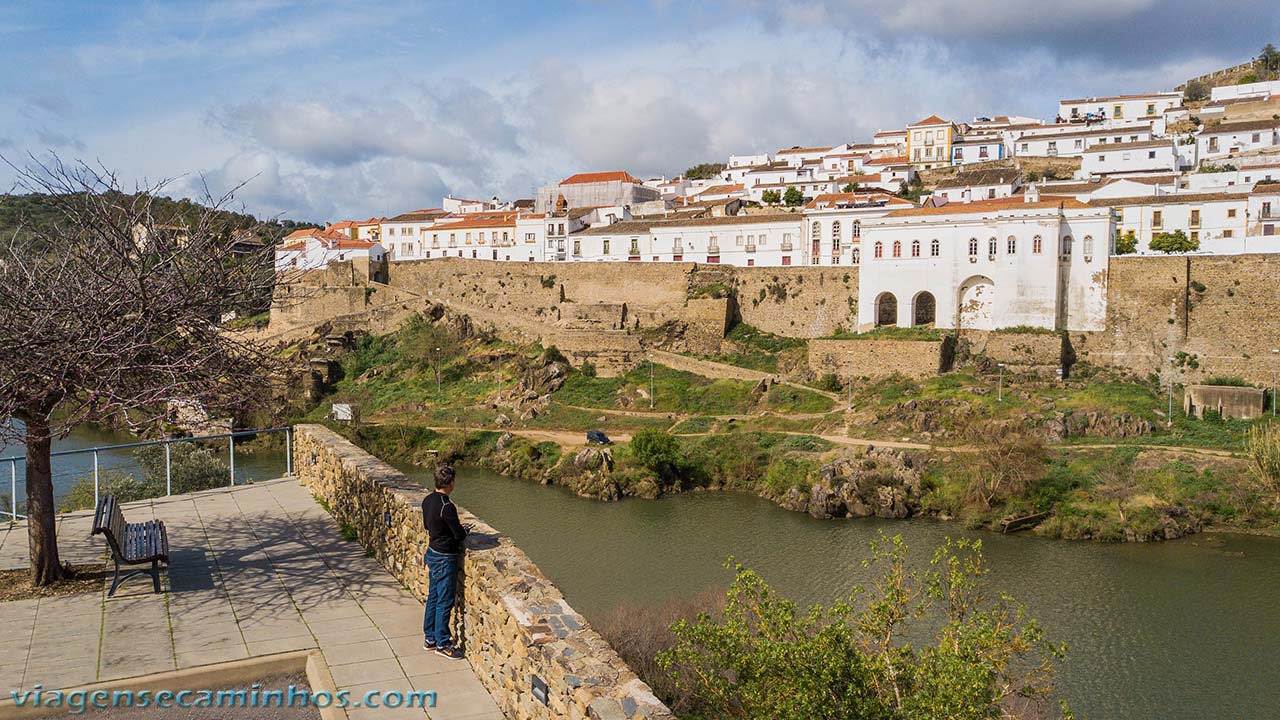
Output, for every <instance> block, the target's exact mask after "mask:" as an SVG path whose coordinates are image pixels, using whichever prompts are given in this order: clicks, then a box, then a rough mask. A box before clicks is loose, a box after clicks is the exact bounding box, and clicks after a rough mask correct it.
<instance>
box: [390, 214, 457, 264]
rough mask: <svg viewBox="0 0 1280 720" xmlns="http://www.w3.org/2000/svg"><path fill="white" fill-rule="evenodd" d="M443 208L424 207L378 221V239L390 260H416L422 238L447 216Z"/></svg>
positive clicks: (421, 247) (419, 256) (421, 255)
mask: <svg viewBox="0 0 1280 720" xmlns="http://www.w3.org/2000/svg"><path fill="white" fill-rule="evenodd" d="M450 215H451V213H449V212H448V211H447V210H444V209H443V208H426V209H423V210H414V211H412V212H407V213H401V214H400V215H396V216H394V217H391V218H387V219H386V220H383V221H382V222H381V223H379V240H378V242H380V243H381V244H382V246H383V247H385V248H386V249H387V255H388V258H389V259H391V260H418V259H420V258H422V257H424V255H423V246H424V239H425V238H426V236H427V233H428V231H429V230H430V229H431V228H432V227H433V226H435V224H436V223H437V222H440V221H443V220H445V219H447V218H449V217H450Z"/></svg>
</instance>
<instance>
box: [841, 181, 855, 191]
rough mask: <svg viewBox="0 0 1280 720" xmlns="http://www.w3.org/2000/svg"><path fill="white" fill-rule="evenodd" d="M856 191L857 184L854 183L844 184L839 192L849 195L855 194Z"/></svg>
mask: <svg viewBox="0 0 1280 720" xmlns="http://www.w3.org/2000/svg"><path fill="white" fill-rule="evenodd" d="M857 191H858V183H856V182H851V183H847V184H845V186H844V187H842V188H840V192H847V193H851V192H857Z"/></svg>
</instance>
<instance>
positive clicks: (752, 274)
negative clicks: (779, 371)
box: [734, 266, 858, 338]
mask: <svg viewBox="0 0 1280 720" xmlns="http://www.w3.org/2000/svg"><path fill="white" fill-rule="evenodd" d="M734 277H735V278H736V280H737V290H738V316H739V317H740V318H741V319H742V321H743V322H745V323H747V324H748V325H752V326H754V327H757V328H759V329H761V330H764V331H765V332H770V333H773V334H775V335H783V336H786V337H794V338H817V337H822V336H824V335H833V334H835V333H837V332H839V331H841V330H852V329H854V328H856V327H857V326H858V268H857V266H849V267H775V268H736V269H735V273H734Z"/></svg>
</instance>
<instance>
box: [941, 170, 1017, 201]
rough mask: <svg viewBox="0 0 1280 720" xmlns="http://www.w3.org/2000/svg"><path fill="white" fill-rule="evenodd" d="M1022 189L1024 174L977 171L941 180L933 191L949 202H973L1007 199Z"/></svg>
mask: <svg viewBox="0 0 1280 720" xmlns="http://www.w3.org/2000/svg"><path fill="white" fill-rule="evenodd" d="M1021 189H1022V173H1021V172H1019V171H1018V170H1014V169H995V170H976V171H971V172H958V173H956V174H955V175H953V176H951V177H949V178H945V179H943V180H939V181H938V184H937V187H936V188H935V189H934V191H933V198H934V199H935V201H936V200H937V199H938V198H941V199H944V200H946V201H947V202H972V201H974V200H997V199H1000V198H1007V197H1009V196H1011V195H1014V194H1016V193H1017V192H1018V191H1019V190H1021Z"/></svg>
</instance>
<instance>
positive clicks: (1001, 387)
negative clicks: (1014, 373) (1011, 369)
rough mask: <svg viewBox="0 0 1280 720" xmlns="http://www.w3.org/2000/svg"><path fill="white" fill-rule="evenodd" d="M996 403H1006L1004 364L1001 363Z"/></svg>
mask: <svg viewBox="0 0 1280 720" xmlns="http://www.w3.org/2000/svg"><path fill="white" fill-rule="evenodd" d="M996 402H1004V363H1000V379H999V380H998V381H997V382H996Z"/></svg>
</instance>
